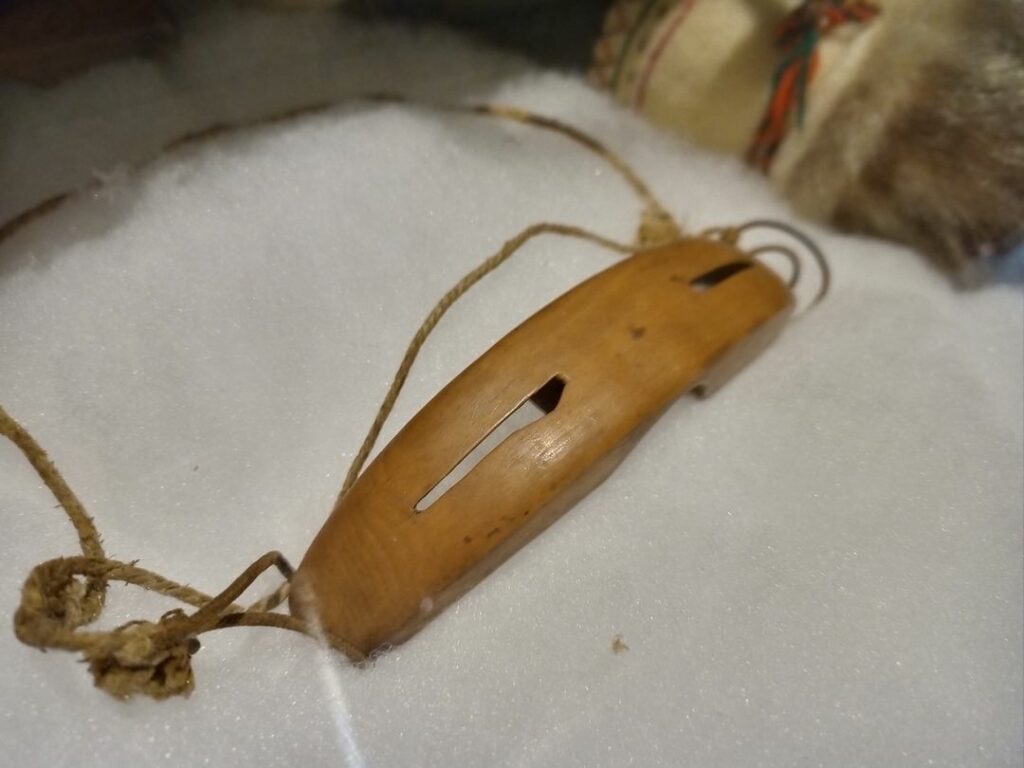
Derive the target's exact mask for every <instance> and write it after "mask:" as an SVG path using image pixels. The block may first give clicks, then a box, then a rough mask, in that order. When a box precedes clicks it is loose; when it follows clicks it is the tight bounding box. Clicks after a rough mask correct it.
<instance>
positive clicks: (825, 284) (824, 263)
mask: <svg viewBox="0 0 1024 768" xmlns="http://www.w3.org/2000/svg"><path fill="white" fill-rule="evenodd" d="M751 229H774V230H776V231H778V232H785V233H786V234H787V235H789V236H790V237H792V238H793V239H794V240H796V241H797V242H799V243H800V244H801V245H802V246H803V247H804V248H806V249H807V251H808V252H809V253H810V254H811V256H812V257H813V258H814V261H815V262H816V263H817V265H818V272H819V273H820V275H821V286H820V287H819V288H818V293H817V294H816V295H815V297H814V299H813V300H812V301H811V303H810V304H808V305H807V306H808V309H810V308H811V307H813V306H816V305H817V304H820V303H821V301H822V299H824V298H825V296H827V295H828V291H829V288H831V287H832V270H831V269H830V268H829V266H828V259H826V258H825V254H824V253H822V250H821V248H819V247H818V244H817V243H815V242H814V241H813V240H812V239H811V238H809V237H808V236H807V235H805V234H804V233H803V232H801V231H800V230H799V229H797V228H796V227H794V226H792V225H790V224H786V223H785V222H782V221H775V220H774V219H755V220H754V221H748V222H747V223H746V224H742V225H740V226H739V227H737V228H736V233H737V235H740V234H742V233H744V232H747V231H749V230H751Z"/></svg>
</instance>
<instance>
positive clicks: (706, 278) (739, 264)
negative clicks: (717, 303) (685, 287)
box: [690, 261, 751, 293]
mask: <svg viewBox="0 0 1024 768" xmlns="http://www.w3.org/2000/svg"><path fill="white" fill-rule="evenodd" d="M750 266H751V264H750V262H749V261H730V262H729V263H728V264H723V265H722V266H720V267H715V268H714V269H711V270H708V271H707V272H705V273H704V274H703V275H698V276H697V277H695V278H693V280H691V281H690V287H691V288H692V289H693V290H694V292H696V293H703V292H704V291H706V290H708V289H709V288H714V287H715V286H716V285H718V284H719V283H721V282H724V281H725V280H728V279H729V278H730V277H732V276H733V275H736V274H739V273H740V272H742V271H743V270H745V269H749V268H750Z"/></svg>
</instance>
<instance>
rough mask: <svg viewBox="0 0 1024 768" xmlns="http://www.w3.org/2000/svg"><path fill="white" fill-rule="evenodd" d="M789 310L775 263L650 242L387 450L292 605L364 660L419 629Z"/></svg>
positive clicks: (512, 336)
mask: <svg viewBox="0 0 1024 768" xmlns="http://www.w3.org/2000/svg"><path fill="white" fill-rule="evenodd" d="M791 308H792V297H791V295H790V292H789V291H788V289H787V288H786V286H785V285H784V284H783V283H782V282H781V281H780V280H779V279H778V277H776V275H775V274H774V273H773V272H772V271H770V270H768V269H766V268H764V267H763V266H761V265H760V264H759V263H757V262H754V261H751V260H750V259H749V258H748V257H746V256H745V255H744V254H743V253H742V252H741V251H739V250H736V249H735V248H733V247H732V246H729V245H726V244H723V243H719V242H716V241H709V240H701V239H692V240H686V241H682V242H680V243H676V244H673V245H671V246H666V247H665V248H662V249H658V250H654V251H647V252H644V253H641V254H637V255H634V256H632V257H630V258H628V259H625V260H624V261H622V262H619V263H618V264H616V265H614V266H612V267H611V268H609V269H607V270H605V271H603V272H601V273H599V274H597V275H595V276H594V277H592V278H590V279H589V280H587V281H586V282H584V283H582V284H581V285H579V286H577V287H576V288H574V289H573V290H571V291H569V292H568V293H566V294H564V295H563V296H561V297H560V298H558V299H556V300H555V301H554V302H552V303H551V304H549V305H548V306H546V307H545V308H544V309H542V310H540V311H539V312H538V313H536V314H535V315H533V316H532V317H531V318H530V319H528V320H527V321H526V322H524V323H523V324H522V325H520V326H519V327H518V328H516V329H515V330H513V331H512V332H511V333H509V334H508V335H507V336H505V337H504V338H503V339H501V340H500V341H499V342H498V343H497V344H495V345H494V346H493V347H492V348H491V349H490V350H488V351H487V352H486V353H485V354H483V355H482V356H481V357H480V358H479V359H477V360H476V361H475V362H474V363H473V364H472V365H470V366H469V367H468V368H467V369H466V370H465V371H463V372H462V373H461V374H459V375H458V376H457V377H456V378H455V379H454V380H453V381H452V382H451V383H450V384H448V386H446V387H445V388H444V389H443V390H442V391H441V392H440V393H439V394H438V395H437V396H436V397H435V398H434V399H433V400H431V401H430V402H429V403H428V404H427V405H426V406H425V407H424V408H423V409H422V410H421V411H420V412H419V413H418V414H416V416H414V417H413V418H412V420H411V421H409V423H408V424H407V425H406V426H405V427H404V428H403V429H402V431H401V432H400V433H399V434H398V435H397V436H396V437H395V438H394V440H392V442H391V443H390V444H389V445H388V446H387V447H385V448H384V450H383V451H381V453H380V455H379V456H378V457H377V458H376V459H375V460H374V461H373V462H372V463H371V464H370V465H369V466H368V467H367V469H366V470H365V472H364V473H363V474H362V475H361V476H360V478H359V480H358V481H357V482H356V483H355V484H354V485H353V486H352V487H351V488H350V489H349V491H348V493H347V494H345V496H344V497H343V498H342V499H341V500H340V501H339V502H338V505H337V506H336V508H335V509H334V511H333V512H332V514H331V516H330V518H329V519H328V520H327V522H326V524H325V525H324V527H323V529H322V530H321V531H320V533H319V535H318V536H317V537H316V539H315V540H314V541H313V544H312V545H311V546H310V548H309V551H308V552H307V554H306V557H305V559H304V560H303V562H302V564H301V566H300V568H299V570H298V572H297V573H296V576H295V580H294V581H293V590H292V598H291V608H292V611H293V613H295V614H296V615H299V616H301V617H304V618H306V619H309V620H313V621H315V622H317V623H318V625H319V626H320V627H322V628H323V630H324V633H325V635H326V637H327V638H328V639H329V640H331V641H332V642H333V643H334V644H335V645H337V646H338V647H339V648H343V649H347V650H348V651H349V653H351V654H354V655H359V654H369V653H372V652H373V651H374V650H376V649H378V648H380V647H382V646H386V645H389V644H395V643H399V642H402V641H403V640H405V639H407V638H408V637H410V636H411V635H412V634H413V633H415V632H416V631H417V630H418V629H419V628H420V627H422V626H423V625H424V624H425V623H426V622H428V621H429V620H430V619H431V618H433V617H434V616H436V615H437V614H438V612H440V611H442V610H443V609H444V608H445V607H446V606H447V605H449V604H451V603H452V602H453V601H454V600H455V599H457V598H458V597H459V595H461V594H463V593H464V592H465V591H466V590H468V589H470V588H471V587H472V586H473V585H474V584H476V583H478V582H479V581H480V580H481V579H482V578H484V577H485V576H486V575H487V574H488V573H490V572H491V571H493V570H494V569H495V568H497V567H498V566H499V565H501V563H502V562H504V561H505V560H506V559H507V558H508V557H509V556H510V555H512V554H513V553H514V552H515V551H517V550H518V549H520V548H521V547H522V546H523V545H524V544H526V543H527V542H528V541H529V540H530V539H531V538H533V537H534V536H535V535H537V534H538V533H539V532H540V531H542V530H543V529H544V528H546V527H547V526H548V525H550V524H551V523H552V522H553V521H554V520H556V519H557V518H558V517H559V516H560V515H561V514H563V513H564V512H565V511H566V510H567V509H568V508H569V507H571V506H572V505H573V504H574V503H575V502H576V501H578V500H579V499H580V498H582V496H584V495H585V494H586V493H588V492H589V491H590V490H591V489H592V488H593V487H594V486H596V485H597V484H598V483H600V482H601V481H602V480H603V479H604V478H605V477H607V475H608V474H609V473H610V472H611V471H612V470H613V469H614V468H615V466H617V465H618V463H619V462H620V461H621V460H622V458H623V457H624V456H625V455H626V453H627V452H628V451H629V449H630V448H631V447H632V445H633V444H634V442H635V441H636V440H637V439H638V438H639V437H640V435H642V434H643V432H644V431H645V430H646V428H647V427H648V426H649V425H650V424H651V423H652V422H653V421H654V420H655V419H656V418H657V417H658V415H659V414H661V413H662V412H663V411H664V410H665V408H667V406H669V405H670V404H671V403H672V402H673V401H674V400H675V399H676V398H678V397H679V396H680V395H683V394H685V393H687V392H692V391H696V392H697V393H698V394H702V395H706V394H709V393H710V392H712V391H714V390H715V389H716V388H717V387H718V386H720V385H721V384H722V383H723V382H724V381H726V380H727V379H728V378H730V377H731V376H732V375H733V374H734V373H735V372H736V371H737V370H739V369H740V368H741V367H742V366H743V365H745V364H746V363H747V362H748V361H749V360H751V359H752V358H753V357H754V356H756V354H757V353H758V352H759V351H760V350H761V349H763V348H764V347H765V346H766V345H767V344H768V343H769V342H770V341H771V340H772V338H774V337H775V335H776V334H777V333H778V332H779V331H780V329H781V327H782V325H783V324H784V322H785V320H786V318H787V317H788V315H789V313H790V311H791ZM552 379H560V380H561V382H564V389H563V390H562V391H561V397H560V399H559V400H558V402H557V404H556V405H554V408H553V410H550V413H547V415H544V416H543V417H542V418H540V419H539V420H537V421H535V422H533V423H531V424H529V425H527V426H525V427H523V428H521V429H520V430H518V431H517V432H514V433H513V434H511V435H510V436H509V437H507V438H506V439H505V440H504V441H503V442H501V443H500V444H499V445H498V446H497V447H496V448H495V449H494V450H492V451H491V452H490V453H488V454H487V455H486V456H484V457H483V458H482V459H481V460H480V462H479V463H478V464H477V465H476V466H475V467H474V468H473V469H472V470H470V472H469V473H468V474H467V475H465V477H463V478H462V479H461V480H459V481H458V482H457V483H456V484H455V485H453V486H452V487H451V488H449V489H448V490H447V491H446V492H445V493H444V494H443V495H441V496H440V497H439V498H437V499H436V500H435V501H434V502H433V503H432V504H431V505H430V506H429V507H427V508H426V509H424V510H423V511H419V512H418V511H416V505H417V504H418V503H419V502H420V501H421V499H423V498H424V496H426V495H427V494H428V492H430V491H431V489H432V488H433V487H434V486H435V485H436V484H437V483H438V482H439V481H440V480H441V479H442V478H444V477H445V476H446V475H447V474H448V473H449V472H450V471H451V470H452V469H453V468H454V467H455V466H456V465H457V464H459V462H460V461H461V460H462V459H463V458H464V457H465V456H467V454H469V453H470V451H472V450H473V448H474V447H475V446H476V445H478V444H479V443H480V442H481V441H482V440H483V439H484V438H485V437H486V436H487V435H488V434H489V433H490V432H491V431H492V430H493V429H494V428H495V427H496V426H497V425H499V424H500V423H501V422H502V421H503V419H505V417H507V416H508V415H509V414H510V413H512V412H513V411H514V410H515V409H516V408H517V407H519V406H520V405H521V404H522V403H523V402H524V401H525V400H526V399H528V398H529V397H530V396H531V395H533V394H534V393H536V392H538V390H541V391H542V394H544V393H547V394H550V393H551V392H552V391H555V392H556V394H557V389H558V387H557V386H555V387H552V386H549V387H547V388H544V385H545V384H547V383H548V382H551V381H552ZM543 405H546V406H547V407H548V408H550V406H551V405H552V403H550V402H549V403H543ZM637 495H638V496H640V497H641V498H642V495H643V494H642V489H638V494H637ZM624 514H626V512H625V511H624ZM538 599H548V598H547V596H538Z"/></svg>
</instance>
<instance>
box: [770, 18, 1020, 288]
mask: <svg viewBox="0 0 1024 768" xmlns="http://www.w3.org/2000/svg"><path fill="white" fill-rule="evenodd" d="M885 13H886V14H887V15H888V18H887V19H886V27H887V29H885V30H884V31H881V34H880V35H879V37H878V39H877V41H876V44H875V48H874V51H873V52H872V56H871V58H870V61H869V63H868V64H866V65H865V66H864V67H863V68H862V70H861V71H860V72H859V73H858V75H857V77H856V78H855V80H854V81H853V82H852V83H851V84H850V85H849V86H848V88H847V90H846V92H845V93H844V95H843V97H842V98H841V100H840V102H839V104H837V106H836V108H835V110H834V112H833V113H832V114H831V115H830V116H829V118H828V119H827V122H826V124H825V125H824V126H823V129H822V130H821V131H819V132H818V134H817V135H816V136H815V141H814V142H813V145H812V146H810V147H808V149H807V150H806V152H805V153H804V154H803V157H802V158H801V159H800V161H799V162H798V163H797V165H796V166H795V167H794V169H793V172H792V173H791V174H789V175H788V177H787V178H786V180H785V183H784V187H785V191H786V193H787V195H788V196H789V197H790V198H791V199H792V200H793V201H794V202H795V203H796V205H797V207H799V208H801V209H802V210H803V211H805V212H807V213H810V214H812V215H816V216H818V217H820V218H823V219H826V220H828V221H830V222H832V223H833V224H835V225H837V226H839V227H841V228H844V229H847V230H851V231H858V232H866V233H871V234H877V235H882V236H884V237H889V238H893V239H896V240H900V241H903V242H906V243H909V244H911V245H913V246H915V247H917V248H918V249H920V250H922V251H923V252H925V253H927V254H929V255H930V256H932V257H933V258H934V259H936V260H937V261H938V262H939V263H940V264H941V265H942V266H944V267H945V268H947V269H948V270H950V271H951V272H952V273H953V274H954V275H955V276H956V277H957V278H958V279H959V280H960V281H961V282H962V283H964V284H974V283H976V282H978V281H980V280H981V279H983V278H984V277H985V274H986V272H987V258H988V257H990V256H992V255H994V254H997V253H999V252H1000V251H1003V250H1007V249H1008V248H1009V247H1010V246H1012V245H1013V244H1014V243H1015V242H1018V241H1019V240H1020V239H1021V238H1022V237H1024V0H983V2H979V1H978V0H926V2H925V3H923V4H922V3H919V2H914V1H910V2H902V3H901V2H892V3H889V4H887V5H886V6H885Z"/></svg>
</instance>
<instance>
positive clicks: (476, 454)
mask: <svg viewBox="0 0 1024 768" xmlns="http://www.w3.org/2000/svg"><path fill="white" fill-rule="evenodd" d="M564 391H565V379H563V378H562V377H561V376H553V377H551V378H550V379H548V381H547V383H545V384H544V386H542V387H541V388H540V389H538V390H537V391H536V392H534V393H533V394H532V395H530V396H529V397H527V398H526V399H525V400H524V401H523V402H522V403H520V405H519V406H518V407H517V408H516V409H515V410H514V411H512V413H510V414H509V415H508V416H506V417H505V418H504V419H502V420H501V421H500V422H498V423H497V424H496V425H495V426H494V428H492V429H491V431H490V432H488V433H487V434H486V435H484V437H483V438H482V439H481V440H480V442H479V443H477V444H476V447H475V448H473V450H471V451H470V452H469V453H468V454H466V456H465V458H463V459H462V461H460V462H459V463H458V464H456V465H455V467H454V469H452V471H451V472H449V473H448V474H447V475H445V476H444V477H443V478H441V481H440V482H439V483H438V484H437V485H435V486H434V487H433V488H431V489H430V492H429V493H427V495H426V496H424V497H423V498H422V499H420V500H419V501H418V502H417V503H416V507H415V509H416V511H417V512H423V511H425V510H427V509H428V508H429V507H430V506H431V505H432V504H433V503H434V502H436V501H437V500H438V499H440V498H441V497H442V496H444V494H445V493H446V492H447V491H448V489H449V488H451V487H452V486H453V485H455V484H456V483H457V482H459V480H461V479H462V478H464V477H465V476H466V475H468V474H469V473H470V472H472V471H473V468H474V467H475V466H476V465H477V464H479V463H480V462H481V461H483V458H484V456H486V455H487V454H489V453H490V452H491V451H493V450H494V449H495V448H497V447H498V446H499V445H501V443H502V442H504V441H505V439H506V438H507V437H509V436H511V435H512V434H514V433H515V432H518V431H519V430H521V429H523V428H524V427H526V426H528V425H530V424H533V422H535V421H539V420H540V419H542V418H544V417H545V416H547V415H548V414H549V413H551V412H552V411H553V410H555V408H557V407H558V403H559V401H561V399H562V393H563V392H564Z"/></svg>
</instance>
